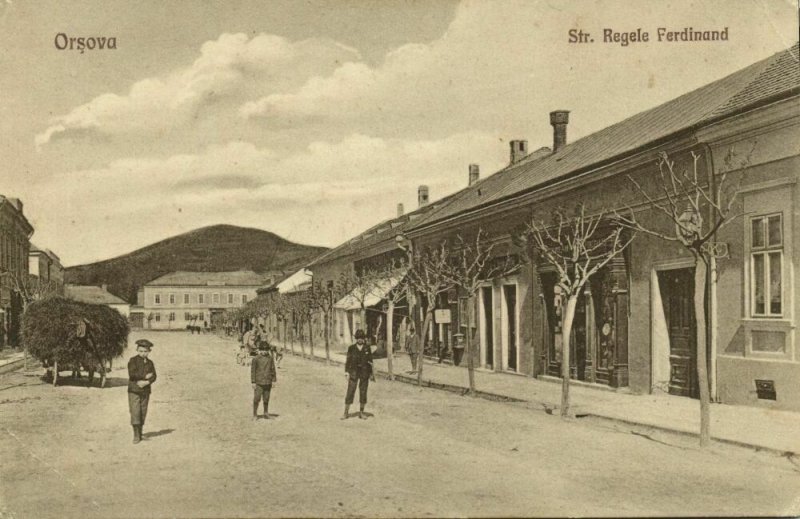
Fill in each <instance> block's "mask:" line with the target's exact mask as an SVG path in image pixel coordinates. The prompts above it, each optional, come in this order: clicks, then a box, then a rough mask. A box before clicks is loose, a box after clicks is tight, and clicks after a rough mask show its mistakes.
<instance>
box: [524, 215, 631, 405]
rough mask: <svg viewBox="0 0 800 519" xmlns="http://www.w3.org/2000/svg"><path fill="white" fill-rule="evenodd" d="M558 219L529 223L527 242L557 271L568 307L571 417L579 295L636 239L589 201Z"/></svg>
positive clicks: (565, 373)
mask: <svg viewBox="0 0 800 519" xmlns="http://www.w3.org/2000/svg"><path fill="white" fill-rule="evenodd" d="M554 220H555V221H554V222H553V223H552V224H546V223H544V222H541V221H537V220H536V219H535V218H531V220H530V221H529V222H527V223H526V225H525V230H524V231H523V237H522V238H523V241H525V242H526V244H527V246H528V247H527V249H528V254H529V256H530V259H531V260H532V261H533V262H534V264H536V265H537V266H544V265H550V266H552V267H553V268H555V270H556V274H557V277H558V281H557V282H556V283H557V285H558V287H560V289H561V291H562V293H563V294H564V296H565V297H566V307H565V309H564V311H563V312H562V315H561V319H562V342H561V344H562V347H561V350H562V353H561V377H562V384H561V416H562V417H564V418H566V417H569V416H570V399H569V380H570V377H569V371H570V358H569V357H570V347H569V345H570V340H571V334H572V324H573V319H574V317H575V308H576V307H577V304H578V298H579V297H580V294H581V292H582V291H583V288H584V286H585V285H586V283H587V282H588V281H589V279H590V278H591V277H592V276H593V275H594V274H595V273H597V272H598V271H599V270H600V269H602V268H603V267H604V266H606V265H607V264H608V262H609V261H611V259H613V258H614V257H615V256H616V255H617V254H619V253H620V252H622V251H623V250H624V249H625V248H626V247H627V246H628V245H630V243H631V240H632V239H633V233H631V234H630V235H628V236H626V235H625V234H624V233H623V230H625V227H623V226H622V225H620V223H619V222H617V221H616V219H613V218H612V219H609V218H607V213H606V212H605V211H600V212H599V213H596V214H593V215H589V214H587V212H586V206H585V204H582V203H581V204H579V205H578V207H577V208H576V210H575V212H574V214H572V215H567V214H565V213H564V212H563V211H561V210H559V211H556V213H555V215H554Z"/></svg>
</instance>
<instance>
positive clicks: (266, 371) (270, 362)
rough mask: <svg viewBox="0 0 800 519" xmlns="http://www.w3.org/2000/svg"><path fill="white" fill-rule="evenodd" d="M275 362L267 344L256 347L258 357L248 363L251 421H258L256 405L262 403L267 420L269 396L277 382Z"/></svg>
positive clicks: (262, 343)
mask: <svg viewBox="0 0 800 519" xmlns="http://www.w3.org/2000/svg"><path fill="white" fill-rule="evenodd" d="M277 379H278V375H277V373H276V372H275V360H274V359H273V358H272V353H271V352H270V351H269V344H267V343H266V341H265V342H261V343H260V344H259V345H258V355H257V356H256V357H254V358H253V361H252V362H251V363H250V383H251V384H253V421H255V420H258V404H259V402H261V401H262V400H263V401H264V418H269V395H270V392H271V391H272V385H273V384H275V383H276V382H277Z"/></svg>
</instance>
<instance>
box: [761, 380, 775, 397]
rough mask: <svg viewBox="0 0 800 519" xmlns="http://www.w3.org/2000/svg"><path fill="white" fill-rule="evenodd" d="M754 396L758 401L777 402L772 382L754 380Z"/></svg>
mask: <svg viewBox="0 0 800 519" xmlns="http://www.w3.org/2000/svg"><path fill="white" fill-rule="evenodd" d="M756 394H757V395H758V398H759V400H777V399H778V397H777V393H776V392H775V381H774V380H756Z"/></svg>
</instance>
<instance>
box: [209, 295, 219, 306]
mask: <svg viewBox="0 0 800 519" xmlns="http://www.w3.org/2000/svg"><path fill="white" fill-rule="evenodd" d="M211 300H212V301H213V303H214V304H219V294H214V295H213V296H212V299H211Z"/></svg>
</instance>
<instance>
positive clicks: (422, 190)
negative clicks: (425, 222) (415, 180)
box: [417, 186, 430, 207]
mask: <svg viewBox="0 0 800 519" xmlns="http://www.w3.org/2000/svg"><path fill="white" fill-rule="evenodd" d="M417 202H419V207H423V206H426V205H428V202H430V199H429V198H428V186H419V188H417Z"/></svg>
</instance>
